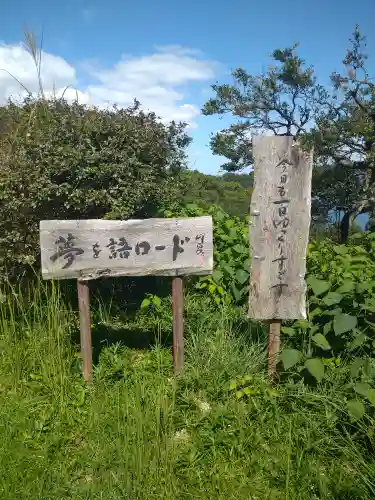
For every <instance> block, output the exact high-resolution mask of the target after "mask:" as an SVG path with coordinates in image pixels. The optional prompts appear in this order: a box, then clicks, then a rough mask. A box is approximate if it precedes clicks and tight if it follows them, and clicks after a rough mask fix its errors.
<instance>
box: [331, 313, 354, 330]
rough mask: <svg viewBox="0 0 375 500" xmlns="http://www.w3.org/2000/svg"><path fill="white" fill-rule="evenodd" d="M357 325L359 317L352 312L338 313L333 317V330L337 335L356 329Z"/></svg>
mask: <svg viewBox="0 0 375 500" xmlns="http://www.w3.org/2000/svg"><path fill="white" fill-rule="evenodd" d="M356 326H357V317H356V316H351V315H350V314H337V315H336V316H335V317H334V318H333V330H334V332H335V334H336V335H341V334H342V333H345V332H349V331H350V330H354V328H355V327H356Z"/></svg>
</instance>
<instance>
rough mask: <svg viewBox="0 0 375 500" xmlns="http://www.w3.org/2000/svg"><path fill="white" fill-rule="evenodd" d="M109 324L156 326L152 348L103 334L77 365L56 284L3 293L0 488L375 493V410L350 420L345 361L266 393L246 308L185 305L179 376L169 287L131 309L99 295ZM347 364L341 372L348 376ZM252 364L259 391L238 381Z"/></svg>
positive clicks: (96, 495)
mask: <svg viewBox="0 0 375 500" xmlns="http://www.w3.org/2000/svg"><path fill="white" fill-rule="evenodd" d="M94 309H95V310H94V314H93V318H94V319H93V321H94V329H93V336H94V342H95V340H96V336H98V335H103V331H104V332H105V331H106V329H108V331H113V330H114V329H116V330H117V331H119V332H123V336H124V343H126V342H127V340H128V339H127V338H126V337H127V336H128V335H130V332H131V331H132V330H134V331H136V332H139V331H143V330H147V331H150V330H153V331H154V334H155V335H154V336H155V338H156V342H155V343H154V345H153V346H152V348H150V349H136V348H129V347H126V346H124V345H121V344H113V345H106V343H105V342H102V343H101V344H100V343H99V345H100V346H101V347H100V349H101V350H100V356H99V361H98V362H97V364H96V365H95V373H94V383H93V385H92V386H91V387H89V388H87V387H86V386H85V385H84V384H83V383H82V379H81V375H80V358H79V355H78V354H77V349H76V346H75V345H74V339H75V338H76V334H77V331H78V330H77V329H78V323H77V314H76V312H75V311H73V310H71V309H70V308H69V307H67V306H66V305H64V301H63V300H62V297H61V296H60V292H59V290H58V288H57V287H55V286H52V288H50V287H49V288H47V287H44V286H43V285H39V286H36V287H35V288H34V289H30V290H29V291H28V292H22V293H21V292H20V291H17V290H14V289H13V290H11V291H10V292H9V290H8V291H7V293H4V294H3V295H1V304H0V362H1V364H0V498H1V499H4V500H6V499H12V500H14V499H25V500H27V499H46V500H47V499H48V500H50V499H54V500H62V499H66V500H67V499H77V500H78V499H90V500H94V499H105V500H111V499H116V500H117V499H124V498H125V499H145V500H151V499H163V500H167V499H177V498H178V499H197V498H199V499H228V498H230V499H254V500H255V499H259V500H260V499H262V500H263V499H288V500H292V499H293V500H294V499H301V500H307V499H316V500H317V499H320V500H323V499H327V500H328V499H336V498H337V499H351V500H355V499H373V498H375V486H374V477H375V460H374V456H373V449H372V444H373V422H372V421H371V420H370V419H367V420H363V421H361V422H357V423H351V422H350V420H349V417H348V415H347V414H346V410H345V404H344V400H343V396H342V394H341V387H342V385H343V383H344V378H345V373H344V371H340V372H338V373H337V376H336V377H335V378H333V379H332V380H330V381H329V382H328V381H327V382H326V383H325V384H324V385H320V386H317V387H315V388H311V387H308V386H306V385H303V384H302V383H294V384H293V383H291V382H286V383H283V384H281V385H280V386H279V387H277V388H276V390H275V391H269V390H268V389H269V388H270V386H269V382H268V380H267V377H266V375H265V352H264V347H265V338H264V335H265V332H264V331H263V330H262V329H261V328H260V327H259V326H257V325H253V324H251V323H248V322H247V321H246V319H245V317H244V315H243V313H242V312H241V311H240V310H233V309H222V310H218V309H212V307H211V306H210V305H209V303H208V302H206V301H205V300H204V299H203V300H202V298H201V297H200V298H199V299H198V298H196V297H194V296H189V297H188V298H187V303H186V364H185V371H184V374H183V376H181V377H178V378H175V377H173V375H172V362H171V352H170V346H169V344H168V335H167V334H168V333H169V332H170V304H169V299H166V300H165V302H163V307H162V308H161V310H160V311H159V312H152V313H151V312H147V313H140V314H139V315H138V317H136V318H133V319H126V317H124V316H123V315H122V314H121V311H116V310H114V309H113V308H111V309H109V308H106V307H105V305H103V304H101V305H100V307H99V306H98V307H96V308H95V307H94ZM342 373H344V374H343V375H342ZM238 375H249V376H250V377H251V387H252V389H253V395H252V396H251V397H250V398H249V399H247V400H243V399H237V398H236V396H235V394H233V393H232V392H231V391H230V390H229V387H230V382H231V380H232V379H233V378H234V377H236V376H238Z"/></svg>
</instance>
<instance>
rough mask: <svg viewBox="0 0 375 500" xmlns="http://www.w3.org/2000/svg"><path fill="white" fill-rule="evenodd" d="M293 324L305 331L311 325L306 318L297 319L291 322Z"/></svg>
mask: <svg viewBox="0 0 375 500" xmlns="http://www.w3.org/2000/svg"><path fill="white" fill-rule="evenodd" d="M293 326H294V327H295V328H301V330H303V331H304V332H306V330H307V329H308V328H309V327H310V326H311V323H310V321H308V320H307V319H297V321H295V322H294V323H293Z"/></svg>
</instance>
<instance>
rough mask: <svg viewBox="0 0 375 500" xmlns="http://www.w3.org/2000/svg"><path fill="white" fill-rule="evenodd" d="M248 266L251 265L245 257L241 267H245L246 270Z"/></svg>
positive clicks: (248, 268) (248, 269)
mask: <svg viewBox="0 0 375 500" xmlns="http://www.w3.org/2000/svg"><path fill="white" fill-rule="evenodd" d="M250 266H251V260H250V259H246V260H245V261H244V263H243V267H244V269H246V270H247V271H250Z"/></svg>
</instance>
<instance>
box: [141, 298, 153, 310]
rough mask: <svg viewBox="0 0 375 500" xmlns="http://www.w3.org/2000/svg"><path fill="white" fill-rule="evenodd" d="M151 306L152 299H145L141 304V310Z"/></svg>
mask: <svg viewBox="0 0 375 500" xmlns="http://www.w3.org/2000/svg"><path fill="white" fill-rule="evenodd" d="M150 304H151V300H150V299H143V300H142V303H141V309H146V307H148V306H149V305H150Z"/></svg>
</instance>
